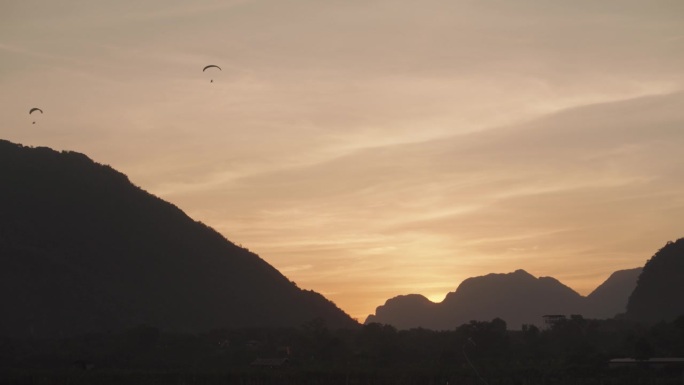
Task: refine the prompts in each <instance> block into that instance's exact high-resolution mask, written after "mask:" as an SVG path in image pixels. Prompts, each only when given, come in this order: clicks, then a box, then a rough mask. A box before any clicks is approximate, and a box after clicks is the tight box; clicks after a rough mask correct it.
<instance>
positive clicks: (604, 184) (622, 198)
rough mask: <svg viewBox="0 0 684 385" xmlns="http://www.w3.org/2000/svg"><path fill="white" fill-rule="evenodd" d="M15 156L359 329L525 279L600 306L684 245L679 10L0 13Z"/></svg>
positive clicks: (1, 92)
mask: <svg viewBox="0 0 684 385" xmlns="http://www.w3.org/2000/svg"><path fill="white" fill-rule="evenodd" d="M208 64H216V65H219V66H221V68H222V71H213V70H209V71H207V72H202V68H203V67H204V66H205V65H208ZM212 79H213V80H214V82H213V83H210V80H212ZM32 107H40V108H41V109H42V110H43V111H44V114H42V115H38V116H36V114H34V115H31V116H29V114H28V111H29V109H30V108H32ZM34 120H35V121H36V124H32V122H33V121H34ZM0 138H2V139H6V140H10V141H13V142H16V143H21V144H23V145H28V146H48V147H52V148H55V149H58V150H65V149H66V150H73V151H78V152H82V153H85V154H87V155H88V156H89V157H91V158H92V159H93V160H95V161H97V162H99V163H103V164H108V165H111V166H112V167H114V168H116V169H117V170H119V171H121V172H123V173H125V174H126V175H128V177H129V178H130V180H131V181H132V182H133V183H134V184H136V185H138V186H140V187H142V188H143V189H145V190H147V191H149V192H150V193H152V194H155V195H157V196H159V197H161V198H163V199H165V200H167V201H169V202H172V203H173V204H175V205H177V206H178V207H180V208H181V209H182V210H184V211H185V212H186V213H187V214H188V215H190V216H191V217H193V218H194V219H196V220H199V221H202V222H204V223H205V224H207V225H209V226H211V227H213V228H215V229H216V230H218V231H219V232H221V233H222V234H223V235H225V236H226V237H227V238H228V239H229V240H231V241H232V242H235V243H237V244H241V245H243V246H244V247H247V248H248V249H250V250H252V251H254V252H255V253H257V254H259V255H260V256H261V257H262V258H263V259H265V260H266V261H267V262H269V263H270V264H272V265H273V266H275V267H276V268H277V269H279V270H280V271H281V272H282V273H283V274H285V275H286V276H287V277H288V278H289V279H291V280H293V281H295V282H296V283H297V284H298V286H299V287H301V288H306V289H312V290H315V291H318V292H320V293H322V294H324V295H325V296H326V297H327V298H329V299H331V300H332V301H334V302H335V303H336V304H337V305H338V306H340V307H341V308H342V309H343V310H345V311H346V312H347V313H349V314H350V315H352V316H353V317H356V318H359V319H360V320H361V321H363V320H364V319H365V317H366V316H367V315H368V314H370V313H373V312H374V311H375V307H377V306H379V305H382V304H383V303H384V302H385V300H387V299H388V298H390V297H393V296H396V295H400V294H409V293H419V294H423V295H425V296H427V297H428V298H430V299H431V300H433V301H441V300H442V298H443V297H444V296H445V295H446V293H447V292H449V291H453V290H455V289H456V287H457V286H458V284H459V283H460V282H461V281H462V280H464V279H466V278H468V277H471V276H477V275H484V274H488V273H506V272H511V271H514V270H516V269H520V268H522V269H525V270H527V271H528V272H530V273H531V274H533V275H535V276H553V277H555V278H557V279H559V280H560V281H561V282H563V283H564V284H566V285H568V286H570V287H572V288H573V289H575V290H576V291H578V292H579V293H581V294H584V295H586V294H588V293H589V292H590V291H591V290H593V289H594V288H595V287H596V286H597V285H598V284H600V283H601V282H602V281H604V280H605V279H606V278H607V277H608V276H609V275H610V273H612V272H613V271H615V270H620V269H626V268H633V267H639V266H643V264H644V263H645V262H646V260H647V259H648V258H649V257H650V256H652V255H653V254H654V253H655V252H656V251H657V250H658V249H659V248H660V247H662V246H663V245H664V244H665V243H666V242H667V241H669V240H675V239H677V238H680V237H683V236H684V226H683V225H684V150H683V148H684V2H683V1H681V0H672V1H665V0H639V1H634V0H619V1H618V0H606V1H596V0H577V1H553V0H543V1H542V0H516V1H510V0H478V1H476V0H439V1H438V0H425V1H410V0H394V1H376V0H364V1H357V0H345V1H337V0H330V1H322V0H292V1H289V0H233V1H227V0H198V1H178V0H146V1H145V0H117V1H105V0H60V1H50V0H43V1H36V0H17V1H13V0H0ZM0 188H11V186H3V185H2V184H1V182H0Z"/></svg>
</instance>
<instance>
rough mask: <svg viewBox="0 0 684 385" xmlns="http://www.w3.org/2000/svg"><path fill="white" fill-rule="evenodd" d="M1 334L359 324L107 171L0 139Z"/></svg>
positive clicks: (74, 156) (72, 156) (75, 157)
mask: <svg viewBox="0 0 684 385" xmlns="http://www.w3.org/2000/svg"><path fill="white" fill-rule="evenodd" d="M0 181H2V182H1V183H2V184H1V185H0V303H1V304H2V308H3V316H2V317H0V335H12V336H63V335H73V334H78V333H85V332H91V331H103V330H114V329H121V328H128V327H134V326H137V325H141V324H146V325H151V326H155V327H159V328H161V329H162V330H170V331H189V332H198V331H206V330H210V329H215V328H229V327H247V326H254V327H257V326H300V325H302V324H303V323H306V322H309V321H311V320H312V319H316V318H320V319H323V320H324V321H325V322H326V323H327V325H328V326H329V327H334V328H340V327H355V326H357V325H358V324H357V323H356V322H355V321H354V320H352V319H351V317H349V316H348V315H347V314H345V313H344V312H343V311H342V310H340V309H339V308H338V307H337V306H335V305H334V304H333V303H332V302H330V301H328V300H327V299H325V298H324V297H323V296H321V295H320V294H318V293H315V292H313V291H308V290H302V289H299V288H298V287H297V286H296V285H295V284H294V283H293V282H291V281H289V280H288V279H287V278H286V277H285V276H283V275H282V274H281V273H280V272H278V271H277V270H276V269H275V268H273V267H272V266H270V265H269V264H268V263H266V262H265V261H264V260H262V259H261V258H259V257H258V256H257V255H256V254H254V253H252V252H250V251H248V250H246V249H244V248H242V247H238V246H236V245H235V244H233V243H231V242H230V241H228V240H227V239H225V238H224V237H223V236H222V235H220V234H219V233H218V232H216V231H214V230H213V229H211V228H209V227H208V226H206V225H204V224H202V223H200V222H196V221H194V220H193V219H191V218H190V217H188V216H187V215H186V214H185V213H183V211H181V210H180V209H178V208H177V207H175V206H174V205H172V204H170V203H168V202H165V201H163V200H161V199H159V198H157V197H155V196H153V195H151V194H149V193H147V192H145V191H144V190H142V189H141V188H139V187H136V186H134V185H133V184H131V183H130V182H129V180H128V178H127V177H126V176H125V175H124V174H121V173H119V172H117V171H115V170H114V169H112V168H111V167H109V166H104V165H101V164H98V163H95V162H93V161H92V160H90V159H89V158H88V157H87V156H85V155H83V154H79V153H76V152H61V153H60V152H57V151H54V150H52V149H49V148H43V147H39V148H31V147H24V146H21V145H17V144H13V143H10V142H8V141H2V140H0Z"/></svg>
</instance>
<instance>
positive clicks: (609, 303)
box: [366, 268, 641, 330]
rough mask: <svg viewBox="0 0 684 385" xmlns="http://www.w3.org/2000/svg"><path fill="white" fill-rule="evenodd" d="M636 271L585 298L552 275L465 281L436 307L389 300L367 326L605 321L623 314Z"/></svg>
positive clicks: (416, 299) (414, 299)
mask: <svg viewBox="0 0 684 385" xmlns="http://www.w3.org/2000/svg"><path fill="white" fill-rule="evenodd" d="M640 271H641V268H637V269H631V270H624V271H619V272H616V273H614V274H613V275H611V277H610V278H609V279H608V280H606V282H604V283H603V284H602V285H601V286H599V287H598V288H597V289H596V290H595V291H594V292H593V293H592V294H590V295H589V296H588V297H587V298H585V297H583V296H581V295H580V294H578V293H577V292H575V291H574V290H572V289H571V288H569V287H567V286H565V285H563V284H562V283H561V282H559V281H558V280H556V279H554V278H551V277H540V278H536V277H534V276H533V275H531V274H529V273H527V272H526V271H524V270H516V271H515V272H512V273H508V274H488V275H486V276H480V277H473V278H468V279H466V280H465V281H463V282H462V283H461V284H460V285H459V286H458V288H457V289H456V291H454V292H451V293H449V294H447V296H446V297H445V299H444V300H443V301H442V302H440V303H433V302H430V301H429V300H428V299H427V298H425V297H423V296H419V295H415V294H414V295H406V296H399V297H395V298H392V299H390V300H388V301H387V302H385V304H384V305H382V306H379V307H378V308H377V309H376V313H375V314H374V315H370V316H368V318H367V319H366V323H371V322H378V323H385V324H391V325H393V326H395V327H397V328H398V329H410V328H417V327H422V328H427V329H435V330H449V329H453V328H455V327H457V326H459V325H462V324H464V323H468V322H469V321H471V320H479V321H488V320H492V319H494V318H501V319H503V320H505V321H506V323H507V325H508V327H509V328H510V329H521V328H522V325H523V324H530V325H538V326H539V325H541V324H542V323H543V316H544V315H549V314H564V315H570V314H582V315H584V316H585V317H588V318H601V317H603V318H607V317H612V316H615V315H616V314H617V313H621V312H624V311H625V304H626V303H627V298H628V297H629V295H630V293H631V292H632V290H633V289H634V287H635V286H636V280H637V277H638V274H639V272H640Z"/></svg>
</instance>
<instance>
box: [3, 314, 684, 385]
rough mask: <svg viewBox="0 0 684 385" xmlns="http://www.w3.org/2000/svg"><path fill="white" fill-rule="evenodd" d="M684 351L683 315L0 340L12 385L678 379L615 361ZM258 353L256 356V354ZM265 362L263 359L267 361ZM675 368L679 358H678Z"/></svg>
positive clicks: (143, 330) (671, 372) (674, 373)
mask: <svg viewBox="0 0 684 385" xmlns="http://www.w3.org/2000/svg"><path fill="white" fill-rule="evenodd" d="M620 357H634V358H638V359H646V358H650V357H684V317H680V318H678V319H677V320H675V321H674V322H669V323H659V324H657V325H653V326H644V325H639V324H634V323H631V322H628V321H625V320H587V319H584V318H582V317H580V316H573V317H571V318H569V319H565V320H559V321H557V322H556V323H555V324H553V325H551V326H550V327H549V328H545V329H543V330H540V329H539V328H537V327H535V326H525V327H524V328H523V330H522V331H510V330H507V329H506V323H505V322H504V321H502V320H500V319H495V320H493V321H491V322H476V321H472V322H470V323H468V324H465V325H462V326H460V327H458V328H455V329H454V330H452V331H430V330H424V329H413V330H408V331H397V330H396V329H395V328H393V327H391V326H388V325H380V324H370V325H365V326H363V327H359V328H358V329H355V330H330V329H328V328H327V327H326V325H325V324H324V323H323V322H321V321H312V322H310V323H308V324H306V325H304V326H302V327H301V328H297V329H241V330H216V331H212V332H209V333H204V334H197V335H195V334H180V333H167V332H160V331H159V330H158V329H156V328H154V327H149V326H140V327H137V328H135V329H131V330H127V331H125V332H120V333H115V332H111V333H97V334H88V335H84V336H79V337H72V338H63V339H49V340H48V339H41V340H38V339H23V340H16V339H12V338H4V339H2V340H0V360H1V361H0V374H1V377H0V379H1V380H2V381H1V382H2V383H16V384H20V383H21V384H55V383H69V384H94V383H101V384H121V383H126V384H254V385H258V384H345V385H346V384H446V383H449V384H485V383H486V384H489V385H495V384H529V385H531V384H681V383H682V382H683V381H684V377H682V376H683V375H684V374H683V370H684V368H683V367H682V366H677V364H674V365H670V366H662V367H649V365H647V364H646V363H645V361H644V362H642V363H641V364H636V365H627V366H623V367H617V368H612V367H610V366H609V360H610V359H611V358H620ZM259 359H261V360H259ZM266 359H268V360H266ZM679 365H681V364H679Z"/></svg>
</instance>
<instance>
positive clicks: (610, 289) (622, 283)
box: [582, 267, 643, 319]
mask: <svg viewBox="0 0 684 385" xmlns="http://www.w3.org/2000/svg"><path fill="white" fill-rule="evenodd" d="M642 270H643V268H641V267H637V268H635V269H628V270H619V271H616V272H614V273H613V274H611V275H610V277H608V279H607V280H606V281H605V282H603V283H602V284H601V285H599V287H597V288H596V289H595V290H594V291H592V292H591V293H590V294H589V295H588V296H587V298H586V301H585V305H584V310H583V311H582V314H583V315H584V316H585V317H586V318H600V319H606V318H612V317H615V316H616V315H617V314H620V313H624V312H625V310H626V309H627V300H628V299H629V296H630V295H631V294H632V292H633V291H634V288H635V287H636V284H637V279H639V275H640V274H641V272H642Z"/></svg>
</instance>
